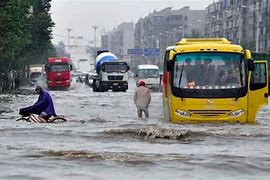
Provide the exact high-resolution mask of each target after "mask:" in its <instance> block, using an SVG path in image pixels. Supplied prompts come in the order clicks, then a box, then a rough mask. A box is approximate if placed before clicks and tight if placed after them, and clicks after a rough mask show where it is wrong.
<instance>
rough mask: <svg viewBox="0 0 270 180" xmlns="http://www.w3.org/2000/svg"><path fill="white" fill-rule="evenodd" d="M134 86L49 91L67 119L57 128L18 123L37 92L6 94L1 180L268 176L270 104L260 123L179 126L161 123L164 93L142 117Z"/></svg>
mask: <svg viewBox="0 0 270 180" xmlns="http://www.w3.org/2000/svg"><path fill="white" fill-rule="evenodd" d="M129 86H130V88H129V90H128V91H127V92H126V93H124V92H105V93H94V92H92V89H91V88H89V87H87V86H85V85H84V84H74V85H73V86H72V88H71V90H70V91H50V94H51V95H52V97H53V100H54V102H55V108H56V111H57V113H58V114H63V115H65V116H66V118H67V119H68V121H67V122H64V123H53V124H37V123H36V124H34V123H27V122H23V121H15V120H16V119H17V118H18V117H19V116H18V109H19V108H20V107H25V106H28V105H30V103H33V102H35V101H36V99H37V95H35V94H33V93H32V92H31V91H29V90H28V91H27V90H25V91H23V92H22V93H20V94H16V95H15V94H13V95H0V123H1V124H0V179H16V180H17V179H59V180H60V179H61V180H62V179H67V180H69V179H91V180H102V179H110V180H111V179H112V180H114V179H115V180H119V179H120V180H121V179H123V180H126V179H154V180H158V179H166V180H167V179H238V180H241V179H245V180H246V179H260V180H261V179H269V178H270V106H267V107H265V108H264V109H263V110H262V111H260V113H259V114H258V118H257V124H255V125H241V124H235V125H231V124H184V125H175V124H171V123H169V122H166V121H164V120H163V115H162V101H161V97H162V96H161V93H152V103H151V107H150V118H149V119H137V118H136V109H135V106H134V104H133V91H134V88H135V82H134V81H132V80H130V82H129ZM33 88H34V87H33ZM33 88H32V89H33Z"/></svg>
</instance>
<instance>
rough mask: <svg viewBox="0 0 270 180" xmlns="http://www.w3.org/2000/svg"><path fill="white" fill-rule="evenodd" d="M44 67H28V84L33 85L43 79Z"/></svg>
mask: <svg viewBox="0 0 270 180" xmlns="http://www.w3.org/2000/svg"><path fill="white" fill-rule="evenodd" d="M43 75H44V65H43V64H30V65H29V81H30V84H32V85H35V84H36V83H37V82H38V81H40V80H42V79H43Z"/></svg>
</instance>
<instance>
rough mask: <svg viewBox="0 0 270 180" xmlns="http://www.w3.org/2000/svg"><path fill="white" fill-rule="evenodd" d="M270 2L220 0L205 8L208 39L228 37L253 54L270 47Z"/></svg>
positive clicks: (266, 0) (267, 49) (269, 0)
mask: <svg viewBox="0 0 270 180" xmlns="http://www.w3.org/2000/svg"><path fill="white" fill-rule="evenodd" d="M269 16H270V0H220V1H218V2H215V3H212V4H210V5H209V6H208V7H207V8H206V26H205V27H206V29H205V32H206V34H205V36H207V37H225V38H228V39H229V40H230V41H232V42H233V43H236V44H241V45H242V46H243V47H245V48H249V49H251V50H253V51H269V48H270V32H269V31H268V30H269V28H270V22H269Z"/></svg>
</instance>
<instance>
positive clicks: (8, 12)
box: [0, 0, 31, 72]
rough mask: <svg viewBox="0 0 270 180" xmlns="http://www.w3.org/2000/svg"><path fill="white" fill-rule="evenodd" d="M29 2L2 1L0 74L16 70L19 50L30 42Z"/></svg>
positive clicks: (0, 17)
mask: <svg viewBox="0 0 270 180" xmlns="http://www.w3.org/2000/svg"><path fill="white" fill-rule="evenodd" d="M28 9H29V2H27V1H18V0H3V1H1V4H0V72H7V71H8V70H9V69H10V68H16V66H17V61H18V60H19V59H22V57H21V56H20V53H21V50H22V48H23V47H25V46H26V45H27V44H29V43H30V42H31V34H30V31H29V23H28V14H29V13H28V12H29V10H28Z"/></svg>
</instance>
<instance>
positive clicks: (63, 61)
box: [45, 57, 72, 89]
mask: <svg viewBox="0 0 270 180" xmlns="http://www.w3.org/2000/svg"><path fill="white" fill-rule="evenodd" d="M71 71H72V65H71V61H70V59H69V58H68V57H50V58H48V61H47V64H46V65H45V72H46V83H47V87H48V89H55V88H59V89H60V88H61V89H69V87H70V84H71Z"/></svg>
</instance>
